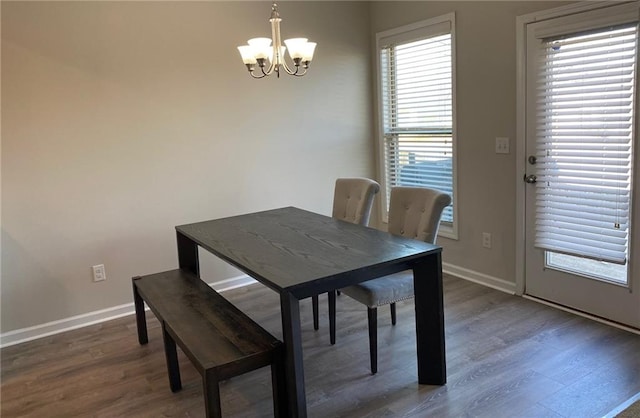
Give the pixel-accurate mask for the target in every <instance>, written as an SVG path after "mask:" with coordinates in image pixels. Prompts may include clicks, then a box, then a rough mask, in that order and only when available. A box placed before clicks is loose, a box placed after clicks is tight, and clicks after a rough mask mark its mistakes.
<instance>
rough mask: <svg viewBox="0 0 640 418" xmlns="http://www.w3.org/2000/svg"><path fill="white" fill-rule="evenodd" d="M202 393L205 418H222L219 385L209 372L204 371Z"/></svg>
mask: <svg viewBox="0 0 640 418" xmlns="http://www.w3.org/2000/svg"><path fill="white" fill-rule="evenodd" d="M202 391H203V392H204V409H205V413H206V416H207V418H222V410H221V408H220V385H219V382H218V379H216V377H215V375H214V374H213V373H212V372H211V370H205V371H204V374H203V376H202Z"/></svg>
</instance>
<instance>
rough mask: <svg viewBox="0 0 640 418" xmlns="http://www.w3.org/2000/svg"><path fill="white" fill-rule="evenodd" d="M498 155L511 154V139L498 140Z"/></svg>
mask: <svg viewBox="0 0 640 418" xmlns="http://www.w3.org/2000/svg"><path fill="white" fill-rule="evenodd" d="M496 154H509V138H496Z"/></svg>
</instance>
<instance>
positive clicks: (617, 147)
mask: <svg viewBox="0 0 640 418" xmlns="http://www.w3.org/2000/svg"><path fill="white" fill-rule="evenodd" d="M636 42H637V26H636V25H627V26H623V27H609V28H606V29H602V30H598V31H591V32H583V33H578V34H575V35H572V36H564V37H556V38H549V39H545V40H543V41H542V42H541V49H540V54H541V56H540V62H541V66H542V67H541V71H540V73H539V78H538V81H537V86H538V87H537V88H538V101H537V106H538V111H537V114H538V120H537V139H536V141H537V145H536V148H537V156H538V161H537V166H536V167H537V180H538V183H537V184H536V186H537V188H536V193H537V208H536V238H535V246H537V247H539V248H542V249H545V250H549V251H553V252H559V253H565V254H570V255H575V256H579V257H585V258H591V259H596V260H603V261H609V262H613V263H618V264H624V263H626V259H627V247H628V234H629V203H630V202H629V200H630V187H631V184H630V181H631V178H630V176H631V161H632V143H633V135H634V129H633V117H634V116H633V115H634V101H635V100H634V95H635V90H634V79H635V74H634V73H635V63H636Z"/></svg>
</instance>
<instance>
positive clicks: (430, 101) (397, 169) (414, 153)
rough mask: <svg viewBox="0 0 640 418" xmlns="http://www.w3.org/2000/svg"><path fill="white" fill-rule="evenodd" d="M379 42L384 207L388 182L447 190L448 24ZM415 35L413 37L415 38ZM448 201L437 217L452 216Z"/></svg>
mask: <svg viewBox="0 0 640 418" xmlns="http://www.w3.org/2000/svg"><path fill="white" fill-rule="evenodd" d="M411 38H412V39H410V40H406V39H405V40H404V41H403V40H402V36H394V37H390V38H388V39H386V41H387V42H384V43H383V44H382V46H381V48H380V79H381V86H380V87H381V100H382V128H383V135H384V138H383V140H384V164H385V182H386V186H387V187H386V188H385V189H386V191H387V196H385V197H386V200H387V207H388V202H389V195H390V191H391V188H392V187H394V186H420V187H429V188H434V189H438V190H441V191H443V192H446V193H448V194H450V195H451V196H452V197H453V196H454V194H453V159H452V157H453V111H452V109H453V105H452V100H453V97H452V96H453V93H452V53H451V50H452V48H451V33H450V24H449V23H448V22H446V23H440V24H439V25H437V27H436V26H435V25H434V27H433V28H431V30H430V31H429V30H423V31H422V32H421V34H420V36H416V33H415V31H413V32H412V36H411ZM415 38H418V39H415ZM453 220H454V219H453V210H452V206H449V207H447V208H446V209H445V210H444V212H443V215H442V221H444V222H453Z"/></svg>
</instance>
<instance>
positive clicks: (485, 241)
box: [482, 232, 491, 248]
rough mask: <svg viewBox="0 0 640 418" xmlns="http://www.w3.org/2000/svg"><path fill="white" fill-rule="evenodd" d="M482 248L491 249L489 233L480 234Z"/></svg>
mask: <svg viewBox="0 0 640 418" xmlns="http://www.w3.org/2000/svg"><path fill="white" fill-rule="evenodd" d="M482 246H483V247H484V248H491V234H490V233H489V232H483V233H482Z"/></svg>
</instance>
